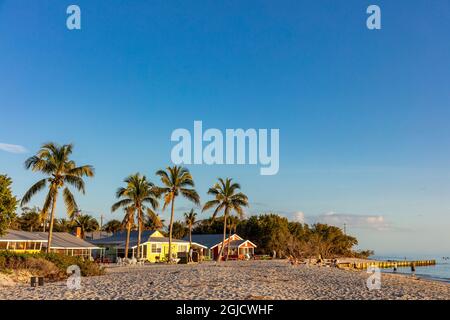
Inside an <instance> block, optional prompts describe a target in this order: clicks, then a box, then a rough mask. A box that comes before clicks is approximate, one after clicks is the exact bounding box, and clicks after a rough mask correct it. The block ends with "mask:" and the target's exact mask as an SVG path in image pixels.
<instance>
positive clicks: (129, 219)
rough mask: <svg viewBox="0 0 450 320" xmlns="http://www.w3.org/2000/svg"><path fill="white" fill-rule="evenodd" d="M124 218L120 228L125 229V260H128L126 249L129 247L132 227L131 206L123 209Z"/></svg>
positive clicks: (132, 214) (132, 209)
mask: <svg viewBox="0 0 450 320" xmlns="http://www.w3.org/2000/svg"><path fill="white" fill-rule="evenodd" d="M124 211H125V216H124V217H123V220H122V226H123V227H125V228H126V229H127V237H126V239H125V256H124V257H125V258H128V249H129V247H130V233H131V228H133V227H134V208H133V207H132V206H129V207H126V208H124Z"/></svg>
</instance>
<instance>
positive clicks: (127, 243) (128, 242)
mask: <svg viewBox="0 0 450 320" xmlns="http://www.w3.org/2000/svg"><path fill="white" fill-rule="evenodd" d="M130 231H131V223H130V222H128V225H127V239H126V240H125V258H128V248H129V246H130Z"/></svg>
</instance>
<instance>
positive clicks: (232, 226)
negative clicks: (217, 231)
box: [226, 215, 239, 260]
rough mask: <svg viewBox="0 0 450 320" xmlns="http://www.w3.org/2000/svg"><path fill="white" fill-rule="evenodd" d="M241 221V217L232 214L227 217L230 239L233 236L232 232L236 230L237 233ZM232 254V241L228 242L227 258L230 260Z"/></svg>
mask: <svg viewBox="0 0 450 320" xmlns="http://www.w3.org/2000/svg"><path fill="white" fill-rule="evenodd" d="M238 223H239V217H238V216H233V215H230V216H229V217H228V219H227V224H228V239H230V238H231V232H232V231H234V233H236V228H237V224H238ZM229 255H230V241H228V243H227V257H226V260H228V257H229Z"/></svg>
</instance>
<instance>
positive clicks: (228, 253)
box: [225, 225, 231, 261]
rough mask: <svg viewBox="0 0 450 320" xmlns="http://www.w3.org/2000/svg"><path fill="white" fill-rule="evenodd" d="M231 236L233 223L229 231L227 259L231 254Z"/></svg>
mask: <svg viewBox="0 0 450 320" xmlns="http://www.w3.org/2000/svg"><path fill="white" fill-rule="evenodd" d="M230 238H231V225H230V230H229V231H228V243H227V258H226V260H225V261H228V256H229V255H230Z"/></svg>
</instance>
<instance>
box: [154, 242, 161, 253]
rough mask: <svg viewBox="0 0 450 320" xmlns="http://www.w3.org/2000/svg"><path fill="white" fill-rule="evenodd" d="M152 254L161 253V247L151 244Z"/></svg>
mask: <svg viewBox="0 0 450 320" xmlns="http://www.w3.org/2000/svg"><path fill="white" fill-rule="evenodd" d="M152 253H161V245H160V244H157V243H152Z"/></svg>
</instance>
